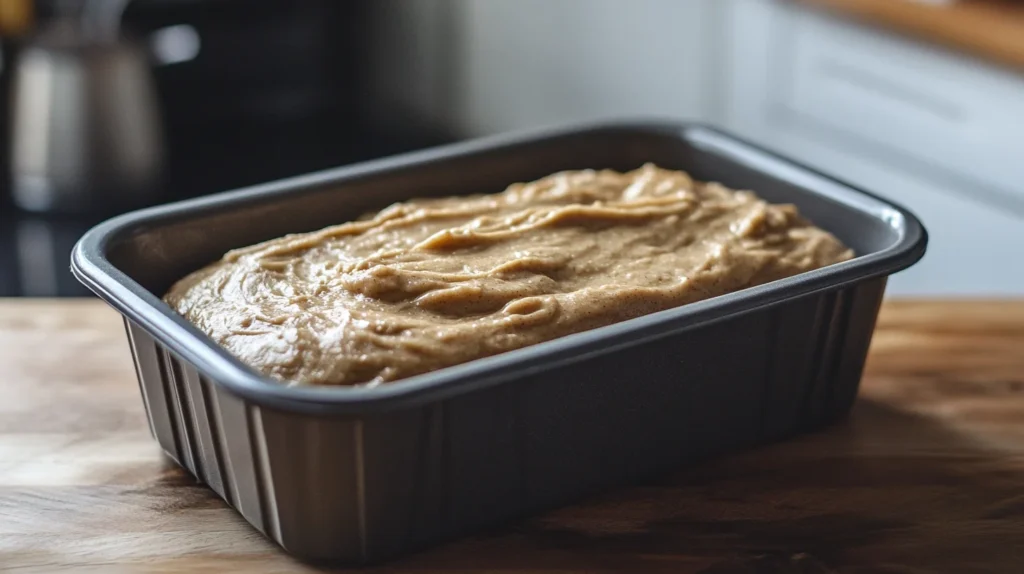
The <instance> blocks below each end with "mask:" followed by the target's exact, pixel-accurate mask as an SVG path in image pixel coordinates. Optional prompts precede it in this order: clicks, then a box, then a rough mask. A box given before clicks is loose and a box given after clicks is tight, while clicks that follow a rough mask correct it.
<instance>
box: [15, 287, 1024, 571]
mask: <svg viewBox="0 0 1024 574" xmlns="http://www.w3.org/2000/svg"><path fill="white" fill-rule="evenodd" d="M0 360H2V364H3V365H4V367H3V370H2V376H0V570H2V571H13V572H26V573H27V572H54V571H66V570H73V571H81V572H115V573H117V572H184V571H189V572H233V571H238V572H252V573H265V572H303V571H308V572H312V571H316V569H315V568H313V567H311V566H307V565H303V564H299V563H296V562H295V561H293V560H291V559H290V558H288V557H287V556H285V555H284V554H282V553H281V552H280V551H279V550H278V549H277V548H276V547H275V546H273V545H272V544H270V543H268V542H266V541H265V540H264V539H263V538H262V537H261V536H260V535H259V534H258V533H256V532H255V531H254V530H252V529H251V528H250V527H249V526H248V525H247V524H246V523H244V522H243V521H242V520H241V519H240V518H239V517H238V516H236V515H235V513H234V511H232V510H231V509H229V508H228V507H227V506H226V505H225V504H224V503H223V502H221V501H220V500H219V499H218V498H217V497H216V496H215V495H213V494H212V493H211V492H210V491H209V490H207V489H206V488H205V487H203V486H201V485H197V484H196V483H195V482H194V480H192V479H190V478H189V477H188V476H186V475H185V473H183V472H182V471H180V470H178V469H177V468H176V467H174V466H172V465H171V464H169V463H168V462H166V460H165V459H164V458H163V456H162V455H161V453H160V452H159V450H158V448H157V446H156V444H155V443H154V442H153V440H152V439H151V438H150V436H149V434H148V430H147V428H146V423H145V420H144V418H143V412H142V405H141V401H140V398H139V396H138V386H137V384H136V382H135V379H134V373H133V370H132V366H131V361H130V357H129V355H128V349H127V344H126V342H125V341H124V330H123V327H122V325H121V322H120V319H119V318H118V317H117V315H116V314H115V313H114V312H112V311H110V310H108V309H107V308H106V307H104V306H103V305H102V304H100V303H98V302H96V301H70V302H69V301H62V302H55V301H27V300H21V301H14V300H9V301H0ZM372 571H375V572H417V573H431V572H469V571H500V572H506V573H511V572H529V573H542V572H560V573H568V572H613V571H615V572H673V573H687V572H702V573H706V574H713V573H754V572H758V573H772V572H778V573H788V572H794V573H795V572H800V573H804V574H808V573H818V572H840V573H844V574H846V573H851V574H852V573H868V572H885V573H893V574H895V573H901V574H911V573H925V572H964V573H966V572H1008V573H1016V572H1022V571H1024V301H1022V302H1016V303H1011V302H1003V303H998V302H942V301H933V302H897V303H887V304H886V306H885V307H884V311H883V315H882V319H881V322H880V325H879V328H878V331H877V333H876V336H875V341H874V345H873V347H872V355H871V360H870V363H869V367H868V370H867V373H866V375H865V378H864V384H863V390H862V393H861V397H860V400H859V401H858V404H857V406H856V407H855V408H854V412H853V414H852V416H851V417H850V418H849V419H848V420H847V421H844V422H842V423H840V424H838V425H836V426H834V427H832V428H830V429H828V430H826V431H823V432H820V433H817V434H814V435H810V436H805V437H803V438H799V439H796V440H792V441H789V442H787V443H783V444H779V445H775V446H771V447H767V448H762V449H758V450H755V451H751V452H747V453H744V454H740V455H736V456H732V457H728V458H725V459H720V460H717V461H713V462H709V463H706V464H703V465H701V466H698V467H696V468H691V469H689V470H680V471H678V472H676V473H674V474H671V475H669V476H664V477H660V478H658V479H656V480H651V481H649V482H647V483H645V484H642V485H639V486H636V487H633V488H628V489H622V490H617V491H614V492H610V493H607V494H605V495H603V496H599V497H596V498H593V499H591V500H589V501H587V502H586V503H584V504H581V505H577V506H573V507H569V508H565V509H563V510H560V511H556V512H554V513H551V514H547V515H544V516H541V517H538V518H534V519H531V520H526V521H523V522H518V523H515V524H510V525H506V526H503V527H501V528H498V529H495V530H493V531H490V532H485V533H481V534H479V535H477V536H474V537H471V538H468V539H463V540H461V541H457V542H454V543H451V544H448V545H445V546H442V547H440V548H437V549H435V550H431V551H428V552H425V553H421V554H418V555H414V556H411V557H408V558H405V559H402V560H399V561H398V562H395V563H391V564H387V565H385V566H382V567H378V568H374V569H372Z"/></svg>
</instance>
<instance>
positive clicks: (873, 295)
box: [126, 278, 885, 563]
mask: <svg viewBox="0 0 1024 574" xmlns="http://www.w3.org/2000/svg"><path fill="white" fill-rule="evenodd" d="M884 287H885V279H884V278H880V279H872V280H870V281H867V282H864V283H861V284H857V285H854V286H850V287H846V288H843V289H839V290H832V291H827V292H823V293H817V294H813V295H808V296H804V297H800V298H797V299H794V300H790V301H788V302H785V303H782V304H778V305H774V306H771V307H768V308H764V309H760V310H756V311H753V312H749V313H746V314H742V315H738V316H734V317H729V318H725V319H723V320H721V321H718V322H715V323H712V324H709V325H705V326H702V327H699V328H695V329H691V330H687V331H683V332H680V333H677V334H674V335H670V336H666V337H663V338H661V339H658V340H656V341H652V342H649V343H645V344H643V345H638V346H635V347H632V348H627V349H621V350H617V351H614V352H609V353H606V354H601V355H597V356H591V357H587V358H585V359H582V360H580V361H578V362H576V363H573V364H569V365H563V366H558V367H554V368H550V369H547V370H542V371H540V372H530V373H529V374H525V373H524V376H523V377H521V378H519V379H517V380H515V381H511V382H509V383H508V384H504V385H499V386H495V387H488V388H484V389H481V390H478V391H475V392H471V393H467V394H464V395H460V396H456V397H453V398H449V399H446V400H444V401H438V402H436V403H432V404H428V405H427V406H424V407H418V408H415V409H406V410H398V411H393V412H386V413H382V414H374V415H368V416H363V417H349V416H324V417H314V416H309V415H302V414H296V413H290V412H283V411H278V410H273V409H269V408H265V407H260V406H257V405H253V404H249V403H246V402H245V401H243V400H241V399H239V398H238V397H236V396H234V395H232V394H230V393H228V392H226V391H224V390H223V389H222V388H221V387H220V386H219V385H217V384H215V383H214V382H212V381H210V380H209V379H207V378H206V377H204V376H202V375H201V374H200V373H198V372H197V371H196V369H195V367H194V366H192V365H190V364H188V363H187V362H184V361H182V360H181V359H180V358H178V357H176V356H175V355H174V354H173V353H170V352H168V351H167V350H166V349H164V348H162V347H161V346H160V345H158V344H157V343H155V342H154V340H153V339H152V338H151V337H150V336H149V335H148V334H147V333H146V332H145V331H144V330H142V329H141V328H140V327H138V326H137V325H135V324H133V323H131V322H130V321H126V325H127V329H128V335H129V341H130V343H131V346H132V352H133V356H134V357H135V360H136V366H137V370H138V375H139V380H140V387H141V390H142V396H143V399H144V402H145V405H146V410H147V413H148V415H149V420H150V424H151V428H152V431H153V435H154V436H155V437H156V438H157V440H158V441H159V442H160V444H161V446H162V447H163V449H164V450H165V451H166V452H167V453H168V455H169V456H171V457H172V458H174V459H175V460H176V461H177V462H178V463H179V464H181V465H182V466H183V467H185V468H187V469H188V470H189V471H190V472H191V473H192V474H194V475H195V476H196V477H197V478H198V479H200V480H202V481H203V482H206V483H207V484H209V485H210V486H211V488H213V489H214V490H215V491H216V492H217V493H218V494H219V495H220V496H221V497H222V498H224V500H226V501H227V502H228V503H229V504H231V505H232V506H233V507H235V508H236V509H238V511H239V512H240V513H241V514H242V515H243V516H244V517H245V519H246V520H248V521H249V522H250V523H252V524H253V525H254V526H255V527H256V528H258V529H259V530H261V531H262V532H263V533H264V534H266V535H267V536H268V537H270V538H272V539H273V540H275V541H277V542H278V543H279V544H281V545H282V546H283V547H284V548H285V549H286V550H288V551H289V552H290V553H292V554H294V555H296V556H298V557H302V558H306V559H311V560H330V561H343V562H350V563H361V562H366V561H376V560H380V559H384V558H388V557H391V556H394V555H397V554H401V553H404V552H408V551H409V550H411V549H415V548H420V547H423V546H425V545H427V544H429V543H432V542H436V541H438V540H441V539H445V538H450V537H452V536H454V535H457V534H461V533H465V532H467V531H470V530H473V529H475V528H479V527H481V526H485V525H488V524H493V523H495V522H499V521H502V520H507V519H509V518H512V517H516V516H520V515H524V514H529V513H533V512H537V511H541V510H544V509H548V508H553V507H556V506H559V505H563V504H565V503H567V502H571V501H574V500H577V499H579V498H581V497H584V496H586V495H588V494H591V493H594V492H598V491H600V490H602V489H606V488H609V487H612V486H616V485H620V484H626V483H629V482H633V481H636V480H641V479H644V478H647V477H650V476H652V475H653V474H656V473H657V472H660V471H664V470H668V469H672V468H677V467H679V466H680V465H683V464H686V463H690V462H694V461H696V460H699V459H703V458H706V457H709V456H714V455H718V454H722V453H725V452H729V451H734V450H737V449H742V448H747V447H750V446H753V445H756V444H761V443H766V442H771V441H774V440H778V439H781V438H785V437H787V436H791V435H794V434H796V433H799V432H805V431H808V430H812V429H814V428H817V427H820V426H821V425H823V424H826V423H828V422H831V421H832V420H835V419H836V418H837V417H839V416H841V415H842V414H844V413H845V412H846V411H847V410H848V409H849V407H850V405H851V404H852V402H853V400H854V397H855V395H856V392H857V387H858V384H859V380H860V376H861V372H862V370H863V365H864V359H865V356H866V354H867V349H868V345H869V344H870V340H871V334H872V331H873V329H874V323H875V319H876V317H877V313H878V308H879V305H880V303H881V299H882V293H883V291H884Z"/></svg>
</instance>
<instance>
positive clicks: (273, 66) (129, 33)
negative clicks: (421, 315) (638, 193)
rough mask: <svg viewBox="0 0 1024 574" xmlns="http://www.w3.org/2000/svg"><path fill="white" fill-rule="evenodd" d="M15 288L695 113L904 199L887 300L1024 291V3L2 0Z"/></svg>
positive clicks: (1, 251)
mask: <svg viewBox="0 0 1024 574" xmlns="http://www.w3.org/2000/svg"><path fill="white" fill-rule="evenodd" d="M0 40H2V44H0V109H2V111H3V113H0V158H2V159H0V296H78V295H84V294H86V292H85V291H84V289H83V288H81V287H79V285H78V284H77V282H76V281H75V280H74V279H73V278H72V277H71V275H70V273H69V272H68V254H69V252H70V249H71V246H72V245H73V243H74V241H75V240H76V239H77V238H78V236H80V235H81V234H82V233H83V232H84V231H85V230H86V229H88V227H90V226H91V225H93V224H94V223H96V222H98V221H100V220H102V219H103V218H105V217H107V216H109V215H110V214H112V213H116V212H120V211H125V210H128V209H132V208H134V207H138V206H144V205H152V204H156V203H162V202H166V201H171V200H174V199H180V198H185V197H193V196H198V195H203V194H208V193H213V192H217V191H222V190H226V189H231V188H235V187H240V186H245V185H249V184H253V183H257V182H262V181H268V180H273V179H277V178H281V177H286V176H289V175H295V174H299V173H303V172H308V171H312V170H317V169H322V168H327V167H332V166H337V165H342V164H346V163H351V162H356V161H360V160H365V159H370V158H373V157H379V156H383V155H389V154H393V153H398V152H402V151H407V150H412V149H417V148H422V147H426V146H430V145H435V144H438V143H443V142H447V141H453V140H457V139H460V138H465V137H471V136H477V135H481V134H489V133H495V132H500V131H505V130H512V129H520V128H527V127H536V126H543V125H548V124H558V123H565V122H573V121H580V120H594V119H602V118H620V117H665V118H683V119H693V120H698V121H704V122H709V123H712V124H717V125H721V126H723V127H725V128H727V129H729V130H731V131H733V132H736V133H738V134H739V135H741V136H743V137H746V138H747V139H750V140H753V141H756V142H758V143H761V144H764V145H765V146H768V147H769V148H772V149H775V150H777V151H780V152H782V153H784V154H787V155H790V156H793V157H795V158H797V159H799V160H801V161H802V162H804V163H806V164H809V165H812V166H816V167H819V168H820V169H822V170H824V171H826V172H828V173H831V174H834V175H837V176H839V177H841V178H844V179H846V180H848V181H849V182H851V183H854V184H857V185H860V186H863V187H865V188H867V189H869V190H872V191H877V192H878V193H880V194H882V195H884V196H886V197H888V198H891V199H893V200H895V201H898V202H901V203H903V204H905V205H906V206H908V207H910V208H911V209H912V210H914V211H915V212H917V214H918V215H919V216H920V217H921V218H922V219H923V220H924V222H925V224H926V225H927V226H928V229H929V231H930V232H931V245H930V249H929V254H928V256H927V257H926V258H925V260H924V261H923V262H922V263H921V264H919V265H918V266H916V267H914V268H913V269H911V270H909V271H907V272H905V273H902V274H900V275H898V276H897V277H895V278H893V279H892V280H891V283H890V285H891V287H890V294H897V295H944V296H1007V295H1024V263H1022V260H1024V256H1022V254H1021V248H1022V246H1024V184H1022V182H1024V143H1022V142H1021V136H1020V134H1021V133H1024V3H1022V2H1020V1H1015V0H959V1H943V2H940V1H934V0H933V1H928V2H925V1H923V0H343V1H338V0H134V1H131V2H127V1H122V0H95V1H93V2H86V1H82V0H74V1H60V0H0Z"/></svg>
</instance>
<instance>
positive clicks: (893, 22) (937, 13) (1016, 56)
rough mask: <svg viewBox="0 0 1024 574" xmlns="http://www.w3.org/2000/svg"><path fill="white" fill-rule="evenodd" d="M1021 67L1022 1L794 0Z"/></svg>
mask: <svg viewBox="0 0 1024 574" xmlns="http://www.w3.org/2000/svg"><path fill="white" fill-rule="evenodd" d="M794 1H796V2H797V3H800V4H806V5H810V6H816V7H820V8H823V9H825V10H828V11H831V12H833V13H836V14H839V15H843V16H848V17H852V18H854V19H856V20H860V21H863V22H866V23H869V24H874V25H878V26H881V27H884V28H888V29H890V30H892V31H895V32H898V33H902V34H907V35H909V36H914V37H918V38H921V39H923V40H928V41H931V42H934V43H938V44H940V45H943V46H946V47H949V48H953V49H956V50H961V51H964V52H967V53H970V54H973V55H974V56H978V57H981V58H983V59H987V60H991V61H993V62H995V63H998V64H1003V65H1008V66H1012V67H1014V68H1018V69H1021V70H1024V3H1021V2H1019V1H1016V0H957V1H956V2H953V3H950V4H929V3H925V2H918V1H915V0H794Z"/></svg>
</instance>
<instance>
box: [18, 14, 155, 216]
mask: <svg viewBox="0 0 1024 574" xmlns="http://www.w3.org/2000/svg"><path fill="white" fill-rule="evenodd" d="M126 4H127V0H93V1H90V2H86V3H84V4H83V5H82V6H84V7H83V8H78V9H76V8H75V6H69V7H68V8H67V10H66V11H65V12H63V13H62V15H61V16H60V17H59V18H58V19H57V21H56V22H55V23H54V24H53V25H52V26H51V27H50V28H49V29H47V30H45V31H44V32H43V33H41V34H40V35H39V36H38V37H37V38H36V39H35V40H34V41H32V42H30V43H29V44H28V45H27V46H25V47H24V49H23V50H22V52H21V56H20V58H19V59H18V61H17V62H16V63H15V67H14V70H13V73H14V76H13V98H12V111H13V118H12V134H11V135H12V139H11V141H12V150H11V171H12V184H13V196H14V200H15V202H16V203H17V204H18V205H19V206H20V207H21V208H23V209H26V210H29V211H58V212H67V211H117V210H121V209H126V208H130V207H134V206H137V205H140V204H144V203H147V202H149V201H151V200H153V199H154V198H155V196H156V194H157V193H158V192H159V181H160V178H161V173H162V170H163V160H164V145H163V134H162V129H161V125H160V118H159V110H158V107H157V99H156V90H155V88H154V86H153V83H152V82H153V80H152V75H151V70H150V65H149V62H148V54H147V51H146V50H145V49H144V48H143V47H142V46H141V45H140V44H137V43H134V42H131V41H129V40H127V39H126V38H124V37H122V35H121V34H120V20H121V14H122V13H123V10H124V7H125V5H126Z"/></svg>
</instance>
